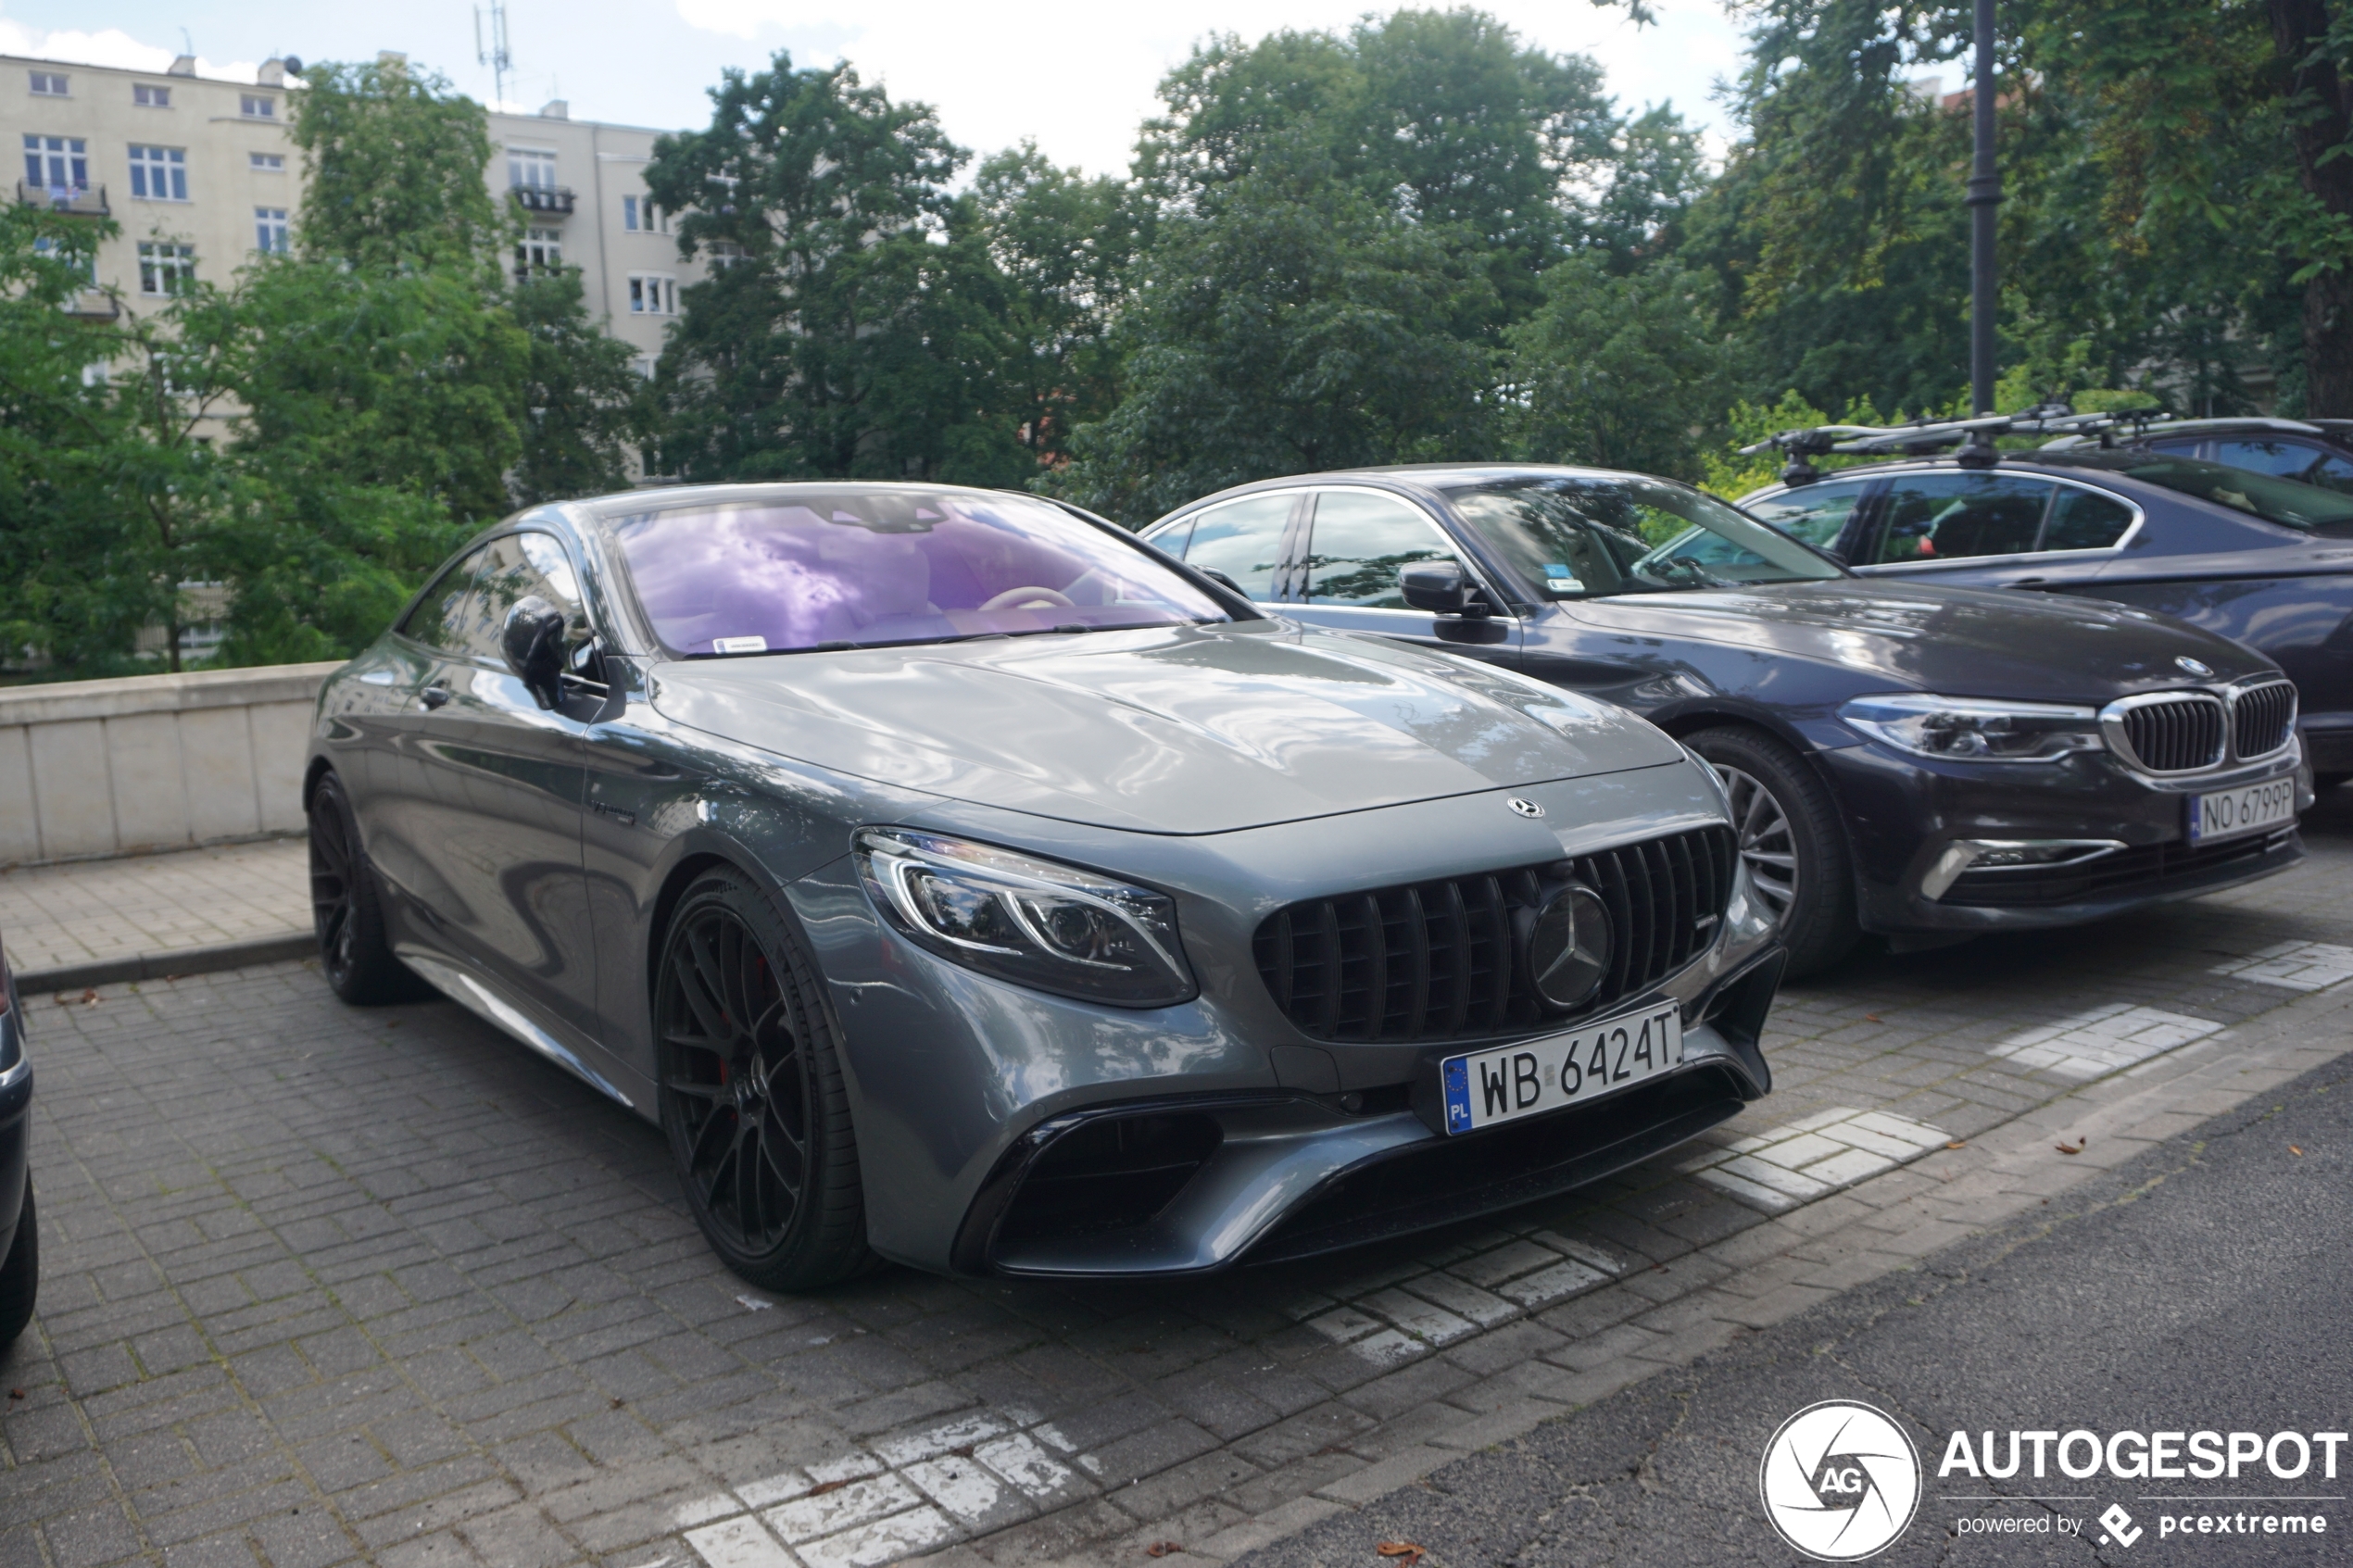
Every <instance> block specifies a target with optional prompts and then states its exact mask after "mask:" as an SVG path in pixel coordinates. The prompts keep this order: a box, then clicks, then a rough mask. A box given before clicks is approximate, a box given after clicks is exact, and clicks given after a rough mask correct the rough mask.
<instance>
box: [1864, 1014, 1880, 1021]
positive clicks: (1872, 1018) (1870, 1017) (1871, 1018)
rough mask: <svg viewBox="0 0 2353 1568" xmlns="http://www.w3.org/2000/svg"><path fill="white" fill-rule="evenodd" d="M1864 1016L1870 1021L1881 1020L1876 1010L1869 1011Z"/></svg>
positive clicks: (1865, 1019)
mask: <svg viewBox="0 0 2353 1568" xmlns="http://www.w3.org/2000/svg"><path fill="white" fill-rule="evenodd" d="M1863 1018H1864V1021H1865V1022H1869V1023H1877V1022H1880V1016H1879V1014H1877V1013H1875V1012H1867V1013H1865V1014H1864V1015H1863Z"/></svg>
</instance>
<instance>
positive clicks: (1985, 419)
mask: <svg viewBox="0 0 2353 1568" xmlns="http://www.w3.org/2000/svg"><path fill="white" fill-rule="evenodd" d="M2164 417H2165V416H2164V413H2163V411H2162V410H2161V409H2155V408H2147V409H2135V410H2133V411H2131V412H2127V413H2108V414H2079V413H2077V412H2075V410H2074V409H2072V408H2069V407H2068V406H2067V405H2066V404H2064V403H2045V404H2042V405H2040V406H2038V407H2036V408H2028V409H2026V410H2025V411H2024V412H2022V413H2016V414H1980V415H1978V416H1977V417H1976V418H1975V419H1971V420H1915V421H1913V422H1912V423H1910V424H1903V425H1809V426H1806V427H1805V428H1803V429H1799V430H1785V431H1781V432H1779V433H1776V434H1773V435H1768V436H1767V437H1766V438H1765V439H1764V440H1762V441H1759V442H1756V443H1755V444H1754V445H1747V446H1743V447H1742V448H1741V455H1742V456H1743V457H1750V456H1753V455H1754V454H1755V453H1758V452H1767V451H1779V452H1782V453H1786V454H1787V455H1788V458H1789V461H1788V462H1787V463H1786V464H1784V465H1783V466H1782V469H1781V483H1784V484H1789V485H1799V484H1811V483H1814V481H1816V480H1818V479H1819V478H1821V477H1822V474H1821V470H1818V469H1817V468H1816V467H1815V466H1814V465H1813V463H1812V461H1811V460H1810V459H1812V458H1818V457H1821V456H1823V455H1825V454H1827V453H1831V452H1855V453H1865V452H1891V453H1899V454H1902V455H1904V456H1906V457H1919V456H1920V455H1922V454H1925V453H1929V452H1939V451H1942V450H1944V448H1945V447H1947V446H1951V445H1956V444H1958V445H1960V447H1961V450H1960V452H1959V454H1958V458H1959V460H1960V464H1961V466H1962V467H1963V468H1992V467H1993V466H1994V463H1995V461H1997V460H1998V459H1999V458H2000V456H2001V454H2000V453H1998V452H1997V451H1995V450H1994V441H1995V439H1996V438H1997V437H2000V436H2005V435H2054V436H2058V435H2095V434H2096V435H2097V436H2098V437H2099V438H2100V445H2103V446H2106V445H2109V444H2110V443H2111V442H2112V441H2113V439H2114V432H2115V431H2116V430H2117V428H2118V427H2119V426H2123V425H2131V426H2133V427H2135V428H2136V429H2137V428H2138V427H2140V426H2143V425H2146V424H2148V423H2150V422H2152V421H2154V420H2160V419H2163V418H2164Z"/></svg>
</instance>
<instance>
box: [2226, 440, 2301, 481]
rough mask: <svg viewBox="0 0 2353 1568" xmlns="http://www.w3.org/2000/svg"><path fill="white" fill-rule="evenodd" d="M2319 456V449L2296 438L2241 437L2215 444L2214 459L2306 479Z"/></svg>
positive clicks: (2279, 474)
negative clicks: (2290, 439) (2256, 438)
mask: <svg viewBox="0 0 2353 1568" xmlns="http://www.w3.org/2000/svg"><path fill="white" fill-rule="evenodd" d="M2319 456H2320V453H2319V452H2317V451H2315V450H2314V449H2313V448H2311V447H2309V446H2307V445H2304V444H2303V443H2301V442H2296V441H2261V440H2246V439H2241V440H2238V441H2222V442H2218V443H2216V444H2215V447H2214V460H2215V461H2216V462H2218V463H2225V464H2228V465H2229V466H2230V467H2232V468H2234V469H2247V470H2252V471H2254V472H2256V473H2269V474H2277V475H2278V476H2279V477H2280V478H2282V479H2302V478H2303V477H2304V475H2305V473H2306V472H2307V471H2308V470H2309V469H2310V468H2311V467H2312V464H2313V459H2314V458H2318V457H2319Z"/></svg>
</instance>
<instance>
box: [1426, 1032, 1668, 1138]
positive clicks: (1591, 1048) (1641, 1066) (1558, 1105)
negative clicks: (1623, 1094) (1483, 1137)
mask: <svg viewBox="0 0 2353 1568" xmlns="http://www.w3.org/2000/svg"><path fill="white" fill-rule="evenodd" d="M1682 1060H1683V1010H1682V1008H1681V1006H1680V1004H1678V1003H1675V1002H1662V1003H1659V1004H1658V1005H1657V1006H1655V1007H1651V1008H1646V1009H1644V1010H1642V1011H1640V1012H1624V1013H1619V1014H1618V1015H1617V1017H1616V1018H1604V1019H1603V1020H1601V1021H1600V1022H1595V1023H1589V1024H1587V1025H1585V1026H1584V1027H1583V1028H1581V1029H1579V1030H1577V1031H1575V1032H1574V1033H1572V1034H1567V1035H1547V1036H1546V1037H1544V1038H1543V1039H1541V1040H1523V1041H1521V1042H1520V1043H1519V1044H1517V1045H1513V1046H1498V1047H1495V1048H1494V1049H1493V1050H1489V1051H1474V1052H1471V1053H1470V1054H1468V1055H1466V1056H1450V1057H1448V1058H1447V1059H1446V1060H1443V1061H1441V1062H1440V1063H1439V1064H1438V1081H1439V1085H1440V1087H1441V1089H1442V1090H1443V1092H1444V1097H1445V1104H1446V1130H1447V1132H1449V1133H1472V1132H1477V1131H1478V1129H1479V1128H1481V1127H1492V1126H1494V1125H1495V1124H1496V1123H1499V1122H1516V1121H1518V1120H1519V1119H1520V1118H1521V1117H1523V1116H1541V1115H1543V1114H1544V1113H1545V1112H1546V1111H1548V1110H1561V1109H1562V1108H1563V1107H1566V1106H1571V1105H1576V1104H1579V1103H1580V1102H1582V1101H1585V1100H1590V1099H1599V1098H1601V1097H1602V1096H1604V1095H1605V1094H1608V1093H1610V1092H1611V1091H1613V1090H1616V1089H1622V1088H1625V1087H1626V1086H1628V1085H1631V1084H1639V1083H1641V1082H1642V1080H1644V1079H1646V1078H1654V1077H1656V1076H1657V1075H1658V1074H1659V1073H1665V1072H1667V1071H1668V1070H1669V1069H1671V1068H1673V1067H1675V1066H1677V1065H1678V1064H1680V1062H1681V1061H1682Z"/></svg>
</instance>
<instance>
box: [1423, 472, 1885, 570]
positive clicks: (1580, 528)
mask: <svg viewBox="0 0 2353 1568" xmlns="http://www.w3.org/2000/svg"><path fill="white" fill-rule="evenodd" d="M1445 495H1446V498H1447V500H1448V501H1450V502H1452V503H1453V507H1454V509H1455V510H1456V511H1457V512H1459V513H1461V514H1462V516H1463V519H1464V521H1467V522H1468V523H1469V524H1470V525H1471V526H1472V527H1473V528H1475V529H1477V530H1478V533H1479V536H1480V537H1481V538H1483V539H1485V540H1486V541H1487V543H1488V544H1489V545H1490V546H1492V547H1493V548H1494V550H1495V552H1496V553H1497V554H1498V555H1500V556H1501V557H1502V558H1504V560H1505V561H1506V562H1507V563H1509V564H1510V566H1511V567H1512V568H1513V569H1514V570H1515V571H1517V572H1518V573H1519V575H1520V576H1521V578H1523V579H1524V580H1525V581H1527V582H1528V583H1530V584H1531V585H1537V586H1539V587H1541V591H1542V592H1543V593H1544V594H1545V595H1546V596H1548V597H1552V598H1572V597H1578V596H1596V595H1602V594H1655V593H1667V592H1673V591H1681V590H1689V589H1692V588H1723V587H1731V586H1735V585H1739V584H1743V583H1818V582H1822V581H1825V580H1828V579H1831V578H1836V577H1841V576H1843V575H1845V574H1844V573H1843V572H1842V571H1840V570H1839V568H1838V567H1837V566H1836V565H1834V564H1832V563H1831V562H1830V561H1828V560H1825V559H1823V558H1821V557H1820V556H1818V555H1816V554H1815V553H1814V552H1813V551H1812V550H1809V549H1807V548H1806V546H1803V545H1800V544H1798V543H1797V542H1796V541H1795V540H1793V539H1790V538H1788V537H1786V536H1784V535H1782V534H1780V533H1775V532H1774V531H1773V530H1772V529H1769V528H1767V527H1765V526H1764V525H1763V524H1761V523H1759V522H1757V521H1755V520H1754V519H1753V518H1749V517H1746V516H1743V514H1741V513H1740V512H1737V511H1734V510H1733V509H1732V508H1730V507H1728V506H1726V505H1725V504H1724V503H1723V502H1721V501H1718V500H1717V499H1716V498H1715V497H1714V496H1711V495H1702V494H1701V493H1700V492H1698V491H1696V490H1692V489H1691V488H1689V487H1687V486H1684V485H1680V484H1670V483H1667V482H1666V481H1664V480H1656V479H1636V478H1628V477H1619V476H1612V477H1609V478H1601V477H1596V476H1592V475H1587V474H1526V475H1521V476H1518V477H1516V478H1512V479H1504V480H1494V481H1491V482H1489V483H1483V484H1475V485H1466V486H1463V487H1461V488H1458V489H1449V490H1447V491H1446V492H1445Z"/></svg>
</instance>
